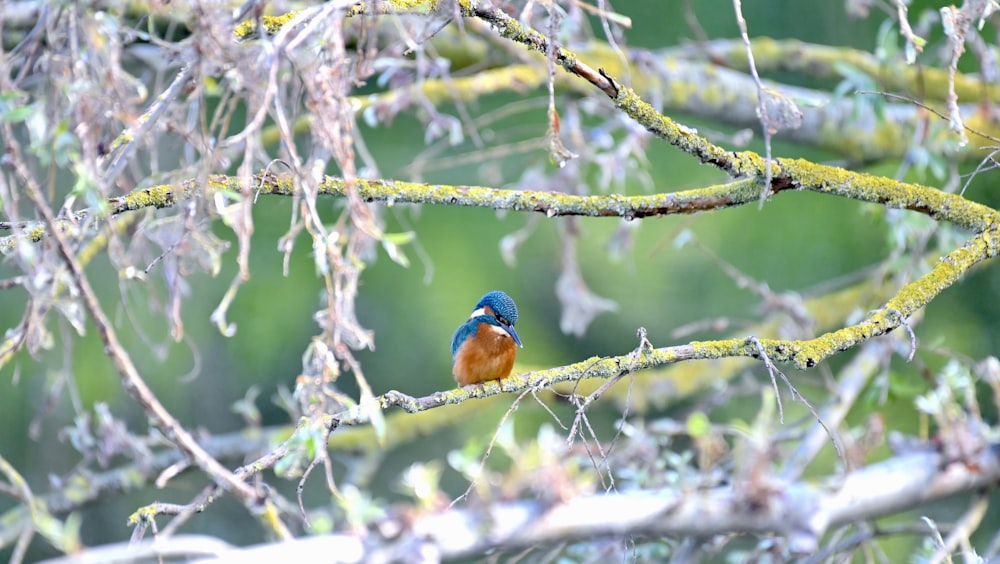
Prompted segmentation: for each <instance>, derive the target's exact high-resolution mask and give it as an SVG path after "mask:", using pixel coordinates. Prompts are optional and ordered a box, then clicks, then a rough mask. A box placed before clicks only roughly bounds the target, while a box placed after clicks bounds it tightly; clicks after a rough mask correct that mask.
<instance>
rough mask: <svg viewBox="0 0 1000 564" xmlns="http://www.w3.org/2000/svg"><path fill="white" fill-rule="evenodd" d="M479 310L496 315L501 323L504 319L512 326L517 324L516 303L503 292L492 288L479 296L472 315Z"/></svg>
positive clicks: (478, 312)
mask: <svg viewBox="0 0 1000 564" xmlns="http://www.w3.org/2000/svg"><path fill="white" fill-rule="evenodd" d="M486 308H489V310H488V311H487V309H486ZM480 310H482V314H485V315H490V314H492V315H493V316H494V317H497V318H498V319H499V320H500V322H501V323H503V321H504V320H506V321H507V322H509V324H510V325H512V326H513V325H517V304H515V303H514V300H513V299H512V298H511V297H510V296H508V295H507V294H506V293H505V292H501V291H500V290H493V291H492V292H488V293H487V294H486V295H485V296H483V297H482V298H479V303H477V304H476V310H475V313H474V315H475V314H480ZM515 340H517V341H518V343H517V344H519V345H520V344H521V342H520V340H518V339H515Z"/></svg>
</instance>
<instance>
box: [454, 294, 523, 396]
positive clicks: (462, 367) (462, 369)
mask: <svg viewBox="0 0 1000 564" xmlns="http://www.w3.org/2000/svg"><path fill="white" fill-rule="evenodd" d="M516 323H517V304H515V303H514V300H513V299H512V298H511V297H510V296H508V295H507V294H506V293H504V292H501V291H500V290H493V291H492V292H487V293H486V294H485V295H483V297H482V298H480V299H479V302H478V303H477V304H476V307H475V308H473V310H472V315H470V316H469V319H468V321H466V322H465V323H463V324H462V325H461V326H460V327H459V328H458V329H457V330H456V331H455V335H454V336H452V338H451V357H452V361H453V362H454V365H453V366H452V369H451V373H452V375H453V376H454V377H455V381H456V382H458V385H459V386H468V385H469V384H481V383H483V382H488V381H490V380H499V379H501V378H506V377H507V376H509V375H510V371H511V369H512V368H514V358H515V357H516V356H517V348H518V347H523V346H524V345H522V344H521V338H520V337H518V336H517V331H515V330H514V324H516ZM514 345H517V346H516V347H515V346H514Z"/></svg>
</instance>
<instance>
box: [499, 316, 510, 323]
mask: <svg viewBox="0 0 1000 564" xmlns="http://www.w3.org/2000/svg"><path fill="white" fill-rule="evenodd" d="M497 321H499V322H500V325H510V321H507V318H506V317H504V316H502V315H498V316H497Z"/></svg>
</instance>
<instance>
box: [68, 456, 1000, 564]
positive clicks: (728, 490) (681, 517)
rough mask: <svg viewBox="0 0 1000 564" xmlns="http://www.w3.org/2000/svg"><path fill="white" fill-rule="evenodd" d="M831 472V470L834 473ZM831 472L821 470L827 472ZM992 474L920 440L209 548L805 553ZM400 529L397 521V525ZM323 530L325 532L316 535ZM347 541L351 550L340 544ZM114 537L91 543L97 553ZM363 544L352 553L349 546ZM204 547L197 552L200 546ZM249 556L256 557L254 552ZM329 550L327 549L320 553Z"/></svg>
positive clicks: (992, 462)
mask: <svg viewBox="0 0 1000 564" xmlns="http://www.w3.org/2000/svg"><path fill="white" fill-rule="evenodd" d="M838 480H839V478H838ZM830 481H831V480H826V482H830ZM998 482H1000V447H998V446H993V447H990V448H986V449H984V450H983V451H981V452H979V453H977V454H975V455H972V456H970V457H969V458H968V459H966V460H961V461H955V460H948V459H946V458H945V457H944V456H943V455H942V454H940V453H939V452H937V451H935V450H930V449H928V450H919V451H915V452H909V453H906V454H901V455H898V456H896V457H894V458H891V459H889V460H886V461H884V462H881V463H878V464H873V465H871V466H868V467H866V468H863V469H861V470H859V471H857V472H853V473H851V474H850V475H848V476H847V477H846V478H843V479H842V480H841V481H840V484H839V485H838V486H834V487H832V488H819V487H815V486H812V485H809V484H806V483H803V482H782V481H780V480H777V479H772V480H770V481H768V482H767V483H766V484H758V485H757V487H756V489H754V488H755V486H753V485H750V484H747V483H743V482H738V483H735V484H733V485H731V486H724V487H718V488H713V489H707V490H694V491H690V490H684V489H669V490H662V489H661V490H655V491H650V490H637V491H631V492H626V493H616V494H607V495H594V496H581V497H576V498H573V499H570V500H567V501H565V502H561V503H557V504H554V505H547V504H546V503H545V502H543V501H538V500H533V501H520V502H507V503H495V504H491V505H486V506H483V507H480V508H478V509H450V510H444V511H440V512H437V513H432V514H424V515H418V516H416V517H414V515H412V514H409V513H406V514H404V515H402V516H390V517H388V518H387V519H385V521H384V522H383V523H381V526H380V527H378V530H379V531H392V532H393V537H392V538H385V537H384V536H382V535H380V534H379V533H377V532H375V531H373V532H372V534H371V535H369V536H368V537H367V538H366V543H365V544H364V546H363V548H362V546H361V545H359V544H358V543H356V542H353V540H352V539H354V538H356V537H353V536H346V535H326V536H320V537H308V538H306V539H300V540H298V541H292V545H291V546H290V545H289V544H288V543H283V544H281V545H280V547H275V546H273V545H260V546H257V547H247V548H243V549H236V550H234V551H233V552H229V553H226V552H223V553H219V552H214V550H218V549H219V547H213V552H212V553H213V554H216V555H219V556H225V555H227V554H228V555H231V556H234V557H239V558H241V559H242V560H256V559H260V558H263V557H264V555H273V554H276V553H275V549H276V548H277V549H280V550H281V553H280V554H284V555H287V554H289V552H288V551H289V550H292V552H290V553H291V554H295V553H298V552H300V551H302V550H304V549H306V548H309V549H311V550H315V549H316V548H317V543H322V545H323V546H330V547H333V546H336V547H339V548H340V550H342V551H345V550H346V552H341V553H340V554H341V555H344V556H346V555H347V554H350V555H351V556H350V561H397V560H405V559H407V558H409V557H412V555H413V554H414V553H415V551H418V550H419V551H420V552H421V553H430V554H435V555H437V556H438V557H440V558H442V559H445V560H450V559H456V558H470V557H476V556H482V555H483V554H486V553H488V552H490V551H497V550H502V551H510V550H517V549H522V548H527V547H532V546H539V545H542V546H544V545H553V544H556V543H560V542H574V541H594V540H597V539H601V538H620V537H623V536H630V537H642V536H648V537H674V538H680V537H711V536H714V535H726V534H739V533H755V534H777V535H783V536H785V537H786V538H787V540H788V548H789V550H790V551H791V552H792V553H795V554H809V553H813V552H815V551H816V550H817V549H818V547H819V540H820V539H821V538H822V536H823V534H824V533H825V532H826V531H827V530H828V529H830V528H832V527H837V526H841V525H845V524H849V523H857V522H860V521H870V520H873V519H878V518H881V517H885V516H888V515H893V514H896V513H899V512H901V511H906V510H909V509H913V508H916V507H920V506H922V505H924V504H927V503H929V502H932V501H935V500H938V499H941V498H944V497H948V496H952V495H955V494H959V493H964V492H970V491H974V490H976V489H979V488H983V487H987V486H990V485H994V484H997V483H998ZM400 531H402V532H401V533H400ZM323 539H325V540H323ZM348 547H350V550H347V548H348ZM106 550H120V548H115V547H103V548H98V549H94V552H93V554H90V553H84V554H82V555H78V556H84V557H86V556H97V555H102V554H105V555H106V554H107V553H106V552H100V551H106ZM359 550H361V551H363V554H358V553H357V551H359ZM199 554H203V553H199ZM255 556H256V557H257V558H255ZM329 556H330V557H331V558H334V561H340V560H336V558H335V556H334V555H333V554H330V555H329Z"/></svg>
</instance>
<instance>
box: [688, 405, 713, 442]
mask: <svg viewBox="0 0 1000 564" xmlns="http://www.w3.org/2000/svg"><path fill="white" fill-rule="evenodd" d="M687 432H688V434H689V435H691V438H693V439H699V438H702V437H706V436H708V435H709V433H711V432H712V422H711V421H710V420H709V419H708V415H705V412H703V411H695V412H694V413H692V414H691V415H689V416H688V419H687Z"/></svg>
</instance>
